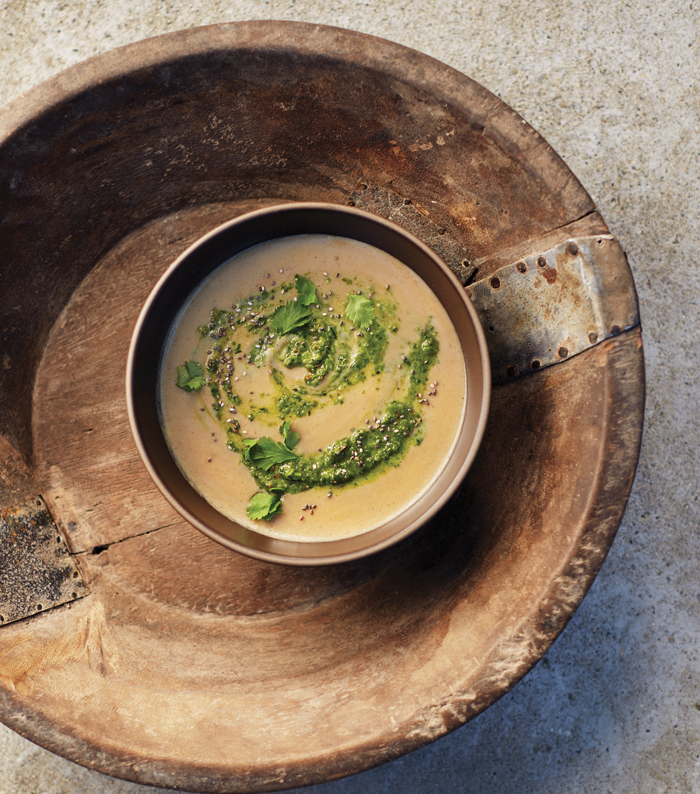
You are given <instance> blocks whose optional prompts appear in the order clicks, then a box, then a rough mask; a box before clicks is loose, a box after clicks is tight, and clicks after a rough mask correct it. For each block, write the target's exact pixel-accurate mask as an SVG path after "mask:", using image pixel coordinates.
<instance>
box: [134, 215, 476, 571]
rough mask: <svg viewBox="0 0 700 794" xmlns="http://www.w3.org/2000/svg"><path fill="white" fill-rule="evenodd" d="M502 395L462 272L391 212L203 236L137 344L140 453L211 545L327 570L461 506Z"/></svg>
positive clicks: (236, 224) (222, 229)
mask: <svg viewBox="0 0 700 794" xmlns="http://www.w3.org/2000/svg"><path fill="white" fill-rule="evenodd" d="M489 397H490V372H489V364H488V352H487V348H486V342H485V339H484V334H483V331H482V328H481V325H480V323H479V320H478V317H477V316H476V313H475V311H474V309H473V307H472V305H471V302H470V301H469V299H468V297H467V296H466V293H465V291H464V288H463V287H462V285H461V284H460V283H459V281H458V280H457V279H456V277H455V276H454V274H453V273H452V272H451V271H450V269H449V268H448V267H447V266H446V265H445V264H444V263H443V262H442V261H441V260H440V259H439V258H438V257H437V256H436V255H435V254H434V253H433V252H432V251H431V250H430V249H429V248H428V247H427V246H426V245H424V244H423V243H422V242H421V241H420V240H418V239H417V238H416V237H414V236H413V235H411V234H410V233H408V232H407V231H405V230H404V229H402V228H401V227H399V226H397V225H396V224H394V223H391V222H390V221H387V220H385V219H383V218H379V217H377V216H374V215H371V214H369V213H366V212H363V211H361V210H357V209H355V208H352V207H342V206H338V205H332V204H310V203H299V204H285V205H281V206H275V207H270V208H266V209H262V210H258V211H255V212H252V213H248V214H246V215H243V216H240V217H238V218H235V219H234V220H232V221H230V222H228V223H225V224H223V225H222V226H219V227H218V228H216V229H214V230H212V231H211V232H210V233H208V234H207V235H205V236H204V237H203V238H201V239H200V240H198V241H197V242H196V243H195V244H194V245H192V246H191V247H190V248H189V249H188V250H187V251H185V252H184V253H183V254H182V255H181V256H180V257H179V258H178V259H177V260H176V261H175V262H174V263H173V264H172V265H171V266H170V267H169V269H168V270H167V271H166V272H165V274H164V275H163V276H162V278H161V279H160V280H159V282H158V283H157V285H156V286H155V288H154V289H153V291H152V292H151V294H150V296H149V298H148V300H147V302H146V304H145V305H144V307H143V310H142V312H141V314H140V317H139V320H138V322H137V324H136V328H135V330H134V334H133V337H132V342H131V347H130V351H129V359H128V365H127V405H128V411H129V419H130V422H131V427H132V431H133V434H134V438H135V441H136V445H137V447H138V450H139V453H140V455H141V457H142V459H143V461H144V463H145V465H146V467H147V469H148V471H149V473H150V475H151V477H152V478H153V480H154V482H155V484H156V485H157V486H158V488H159V489H160V490H161V492H162V493H163V495H164V496H165V498H166V499H168V501H169V502H170V503H171V504H172V505H173V507H175V509H176V510H177V511H178V512H179V513H180V514H181V515H182V516H183V517H184V518H185V519H187V521H189V522H190V523H191V524H192V525H193V526H195V527H196V528H197V529H199V530H201V531H202V532H204V533H205V534H206V535H208V536H209V537H210V538H212V539H213V540H216V541H218V542H219V543H222V544H223V545H225V546H228V547H229V548H231V549H233V550H235V551H238V552H241V553H244V554H248V555H250V556H253V557H256V558H259V559H263V560H268V561H271V562H280V563H289V564H299V565H319V564H328V563H336V562H341V561H345V560H350V559H354V558H357V557H361V556H364V555H367V554H370V553H373V552H376V551H378V550H380V549H383V548H385V547H387V546H389V545H391V544H393V543H396V542H398V541H399V540H401V539H403V538H406V537H407V536H408V535H410V534H411V533H412V532H414V531H416V530H417V529H418V528H419V527H421V526H422V525H424V524H425V523H426V522H427V521H428V520H429V519H430V518H432V517H433V516H434V515H435V514H436V513H437V512H438V511H439V510H440V509H441V508H443V507H444V506H445V505H446V504H447V502H448V501H449V499H450V497H451V496H452V494H453V493H454V492H455V490H456V489H457V488H458V487H459V484H460V483H461V481H462V479H463V478H464V476H465V474H466V472H467V470H468V468H469V466H470V464H471V462H472V460H473V459H474V456H475V454H476V451H477V449H478V446H479V443H480V441H481V438H482V436H483V432H484V428H485V424H486V419H487V414H488V406H489Z"/></svg>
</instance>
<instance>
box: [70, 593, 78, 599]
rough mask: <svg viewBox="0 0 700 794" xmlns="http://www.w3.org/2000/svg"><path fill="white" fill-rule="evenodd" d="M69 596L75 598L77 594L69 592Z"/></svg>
mask: <svg viewBox="0 0 700 794" xmlns="http://www.w3.org/2000/svg"><path fill="white" fill-rule="evenodd" d="M70 597H71V598H77V597H78V594H77V593H71V594H70Z"/></svg>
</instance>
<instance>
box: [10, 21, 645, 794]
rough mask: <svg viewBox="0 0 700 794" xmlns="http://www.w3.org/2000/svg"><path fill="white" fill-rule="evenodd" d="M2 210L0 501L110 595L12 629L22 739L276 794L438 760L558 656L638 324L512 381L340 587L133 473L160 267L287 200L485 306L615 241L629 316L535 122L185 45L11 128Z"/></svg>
mask: <svg viewBox="0 0 700 794" xmlns="http://www.w3.org/2000/svg"><path fill="white" fill-rule="evenodd" d="M0 195H1V196H2V197H3V198H2V205H1V207H0V241H1V243H2V246H1V250H2V252H3V257H2V260H1V261H0V268H2V289H1V290H0V325H1V327H2V348H1V350H0V354H1V355H0V360H1V361H2V366H0V502H1V504H2V507H3V511H5V509H6V508H7V509H8V510H9V509H10V508H12V507H13V506H14V505H18V504H20V503H22V502H28V501H30V500H33V499H35V498H36V497H37V495H39V494H41V495H42V496H43V497H44V499H45V501H46V503H47V504H48V506H49V509H50V511H51V514H52V516H53V518H54V519H55V522H56V527H57V530H58V532H57V533H56V536H58V535H62V536H64V537H65V539H66V543H67V545H68V547H69V549H70V550H71V552H72V554H73V559H74V561H75V562H76V564H77V565H78V567H79V569H80V572H81V574H82V577H83V579H84V580H85V583H86V584H87V586H88V588H89V591H90V592H89V595H87V596H86V597H84V598H78V599H77V600H73V601H72V602H71V603H68V604H65V605H63V606H59V607H56V608H54V609H50V610H45V611H42V612H41V613H39V614H36V615H34V616H32V617H29V618H27V619H24V620H18V621H17V622H14V623H8V624H6V625H0V719H2V720H3V722H5V723H6V724H7V725H9V726H10V727H12V728H14V729H15V730H17V731H18V732H20V733H21V734H23V735H24V736H27V737H28V738H31V739H32V740H33V741H35V742H37V743H39V744H41V745H43V746H44V747H47V748H49V749H50V750H52V751H53V752H56V753H59V754H61V755H64V756H65V757H67V758H70V759H71V760H73V761H76V762H78V763H81V764H84V765H85V766H89V767H92V768H95V769H99V770H100V771H102V772H105V773H107V774H111V775H115V776H117V777H123V778H127V779H129V780H134V781H138V782H140V783H147V784H151V785H155V786H171V787H176V788H180V789H185V790H190V791H210V792H224V791H225V792H233V791H266V790H267V791H269V790H274V789H281V788H285V787H287V788H288V787H292V786H301V785H307V784H312V783H319V782H321V781H326V780H329V779H332V778H336V777H340V776H342V775H347V774H351V773H353V772H357V771H359V770H362V769H367V768H368V767H370V766H373V765H376V764H380V763H382V762H384V761H387V760H389V759H392V758H396V757H397V756H400V755H401V754H403V753H407V752H409V751H410V750H413V749H415V748H418V747H421V746H422V745H425V744H426V743H427V742H430V741H432V740H434V739H436V738H437V737H439V736H442V735H444V734H445V733H446V732H448V731H451V730H453V729H455V728H456V727H458V726H460V725H463V724H464V723H465V722H466V721H467V720H469V719H471V718H472V717H474V716H475V715H476V714H478V713H479V712H480V711H482V710H483V709H485V708H486V707H487V706H488V705H489V704H490V703H493V702H494V701H495V700H496V699H497V698H499V697H500V696H501V695H503V694H504V693H505V692H506V691H507V690H508V689H509V688H510V687H512V686H513V685H514V684H515V683H516V682H517V681H518V680H519V679H520V678H521V677H522V676H523V675H525V673H526V672H527V671H528V670H529V669H530V668H531V667H532V665H533V664H535V662H536V661H537V660H538V659H539V658H540V656H541V655H542V654H543V653H544V652H545V651H546V650H547V648H548V647H549V646H550V645H551V643H552V642H553V641H554V640H555V638H556V637H557V636H558V634H559V632H561V631H562V629H563V628H564V626H565V625H566V623H567V621H568V620H569V618H570V617H571V615H572V614H573V613H574V611H575V610H576V608H577V606H578V605H579V604H580V602H581V600H582V599H583V597H584V595H585V593H586V591H587V589H588V588H589V586H590V585H591V583H592V581H593V579H594V577H595V575H596V573H597V571H598V569H599V567H600V565H601V563H602V561H603V559H604V558H605V555H606V553H607V550H608V548H609V547H610V544H611V543H612V541H613V538H614V536H615V532H616V530H617V527H618V525H619V522H620V520H621V518H622V514H623V512H624V509H625V504H626V500H627V497H628V494H629V490H630V487H631V484H632V480H633V477H634V472H635V467H636V463H637V456H638V452H639V443H640V439H641V430H642V416H643V403H644V366H643V355H642V340H641V329H640V327H639V323H638V320H637V321H635V320H634V319H633V317H632V319H631V320H630V322H629V323H627V324H625V323H622V324H618V323H614V324H611V325H609V326H608V327H607V329H606V333H605V335H603V336H602V337H601V338H600V339H597V337H596V341H595V343H591V345H590V346H589V347H588V348H587V349H585V350H583V351H581V352H580V353H577V354H576V355H573V353H572V354H571V355H569V356H568V357H567V358H563V357H562V356H560V357H559V359H557V363H556V365H553V366H547V367H544V366H543V367H542V368H540V369H538V370H534V368H531V369H530V370H522V371H521V375H520V376H517V377H510V376H508V377H510V379H506V380H504V381H503V382H500V381H499V383H498V384H497V385H495V386H494V388H493V391H492V398H491V408H490V415H489V422H488V425H487V428H486V433H485V436H484V440H483V443H482V445H481V447H480V450H479V453H478V454H477V456H476V458H475V460H474V463H473V465H472V467H471V469H470V470H469V473H468V474H467V476H466V478H465V480H464V483H463V487H462V488H461V489H460V490H459V493H458V494H457V495H456V497H455V498H454V499H453V500H451V501H450V503H449V504H448V505H447V506H446V508H445V509H443V510H441V511H439V512H438V513H437V514H436V515H435V516H433V518H432V519H431V520H430V521H429V522H428V523H427V524H426V525H425V527H424V528H423V530H422V531H420V532H417V533H414V534H413V535H411V536H410V537H408V538H406V539H405V540H403V541H402V542H400V543H397V544H395V545H394V546H392V547H391V548H388V549H385V550H383V551H380V552H378V553H376V554H372V555H370V556H367V557H364V558H362V559H358V560H354V561H352V562H347V563H342V564H336V565H324V566H315V567H314V566H311V567H303V566H288V565H275V564H272V563H268V562H265V561H262V560H257V559H253V558H251V557H249V556H245V555H241V554H236V553H232V552H231V550H230V549H227V548H225V547H223V546H221V545H220V544H219V543H215V542H214V541H212V540H210V539H209V538H207V537H206V536H205V535H203V534H202V533H201V532H198V531H197V530H196V529H194V528H193V527H192V526H191V525H190V524H189V523H188V522H187V521H185V520H184V519H183V518H182V517H181V516H180V515H179V514H178V513H177V512H176V511H175V510H173V509H172V508H171V506H170V505H169V504H168V503H167V502H166V500H165V499H163V497H162V495H161V494H160V492H159V491H158V489H157V488H156V486H155V485H154V484H153V482H152V480H151V479H150V477H149V476H148V474H147V472H146V470H145V469H144V467H143V464H142V462H141V459H140V457H139V454H138V450H137V448H136V445H135V444H134V441H133V437H132V433H131V430H130V427H129V421H128V416H127V410H126V400H125V390H124V372H125V366H126V360H127V353H128V349H129V342H130V339H131V335H132V332H133V329H134V325H135V323H136V321H137V318H138V315H139V312H140V310H141V307H142V306H143V304H144V302H145V301H146V299H147V297H148V295H149V293H150V292H151V290H152V289H153V286H154V285H155V284H156V283H157V282H158V280H159V278H160V277H161V276H162V274H163V272H164V271H165V270H166V269H167V267H168V266H169V265H170V263H171V262H173V260H174V259H176V258H177V256H179V255H180V254H181V253H182V252H183V251H185V250H186V249H187V248H188V247H189V246H190V245H191V244H192V243H193V242H194V241H196V240H197V239H199V238H200V237H201V236H202V235H203V234H205V233H206V232H207V231H208V230H210V229H212V228H214V227H216V226H217V225H218V224H220V223H223V222H224V221H228V220H230V219H231V218H233V217H235V216H236V215H240V214H243V213H244V212H248V211H251V210H254V209H259V208H261V207H264V206H267V205H272V204H280V203H283V202H306V201H319V202H328V203H333V204H338V205H350V204H355V206H357V207H358V208H362V209H365V210H368V211H370V212H373V213H375V214H378V215H382V216H384V217H387V218H390V219H391V220H393V221H394V222H395V223H397V224H398V225H400V226H402V227H404V228H406V229H408V230H409V231H412V232H413V233H414V234H415V235H416V236H417V237H419V238H420V239H421V240H422V241H423V242H424V243H425V244H426V245H428V246H429V247H430V248H432V249H433V250H434V251H435V252H436V253H438V254H439V255H440V257H441V258H442V259H443V260H444V261H445V262H447V264H448V265H449V266H450V268H451V269H452V270H453V271H454V272H455V273H456V274H457V275H458V277H460V278H461V279H462V280H463V281H464V282H465V283H466V282H468V281H469V280H470V279H474V278H475V279H476V280H477V281H479V282H480V283H481V284H482V286H484V285H488V284H489V283H490V282H491V281H492V280H493V279H494V278H497V275H496V274H497V273H498V272H499V271H500V270H501V269H502V268H503V267H510V266H511V264H513V263H516V264H518V263H525V264H527V263H528V262H529V263H530V264H531V265H532V260H531V257H533V256H534V257H535V262H534V265H533V266H532V267H530V265H528V268H529V269H528V270H527V273H528V274H529V275H531V276H532V277H533V278H534V275H535V273H536V272H537V268H538V267H539V265H537V259H539V258H540V256H542V257H544V253H543V252H546V251H548V250H557V251H558V250H559V249H558V248H557V246H564V248H565V249H566V248H568V247H569V241H571V240H574V239H578V240H579V242H580V241H581V239H582V238H586V239H588V240H593V241H594V243H595V244H596V245H599V248H600V250H601V251H604V250H608V249H609V250H610V255H609V256H607V258H606V260H605V262H604V263H603V266H602V267H601V270H600V272H601V274H602V277H603V286H604V287H605V288H604V289H602V290H601V293H600V294H601V295H602V296H603V297H604V299H605V300H608V299H612V298H613V297H616V296H617V298H619V297H620V296H622V297H624V298H625V299H626V300H627V301H628V303H630V304H634V285H633V283H632V280H631V275H630V272H629V268H628V266H627V263H626V260H625V257H624V255H623V254H622V251H621V249H620V248H619V246H618V247H615V246H614V245H613V243H614V241H612V240H611V239H610V233H609V230H608V228H607V226H606V224H605V222H604V220H603V219H602V217H601V216H600V214H599V213H598V211H597V210H596V207H595V205H594V203H593V201H592V200H591V198H590V196H589V195H588V194H587V193H586V191H585V190H584V189H583V187H582V186H581V185H580V184H579V182H578V181H577V179H576V178H575V176H574V175H573V174H572V173H571V171H570V170H569V169H568V168H567V166H566V165H565V164H564V163H563V162H562V160H561V159H560V158H559V157H558V156H557V154H556V153H555V152H554V151H553V150H552V149H551V147H549V146H548V145H547V143H546V142H545V141H544V140H543V139H542V138H541V137H540V136H539V135H538V134H537V132H535V130H533V129H532V128H531V127H530V126H529V125H528V124H527V123H525V122H524V121H523V119H522V118H520V117H519V116H518V114H517V113H515V112H514V111H513V110H511V109H510V108H509V107H507V106H506V105H505V104H504V103H503V102H502V101H501V100H499V99H498V98H497V97H495V96H494V95H493V94H491V93H489V92H488V91H486V90H485V89H484V88H482V87H481V86H479V85H477V84H476V83H475V82H474V81H472V80H470V79H469V78H468V77H465V76H464V75H461V74H459V73H457V72H456V71H454V70H453V69H450V68H448V67H447V66H444V65H442V64H440V63H438V62H437V61H434V60H432V59H431V58H428V57H426V56H424V55H421V54H419V53H417V52H414V51H412V50H409V49H406V48H404V47H401V46H398V45H395V44H391V43H389V42H386V41H382V40H379V39H376V38H374V37H371V36H364V35H362V34H359V33H352V32H348V31H342V30H337V29H334V28H327V27H319V26H316V25H306V24H294V23H286V22H251V23H245V24H237V23H235V24H233V23H232V24H229V25H220V26H215V27H210V28H204V29H198V30H197V29H196V30H187V31H181V32H178V33H174V34H172V35H167V36H163V37H159V38H156V39H150V40H148V41H144V42H141V43H138V44H134V45H130V46H128V47H124V48H122V49H119V50H116V51H115V52H110V53H107V54H106V55H102V56H99V57H97V58H94V59H92V60H89V61H86V62H85V63H82V64H80V65H78V66H76V67H74V68H72V69H69V70H68V71H66V72H64V73H62V74H60V75H57V76H56V77H55V78H52V79H51V80H49V81H47V82H46V83H44V84H42V85H40V86H38V87H36V88H35V89H33V90H32V91H29V92H27V93H26V94H23V95H22V96H20V97H18V98H17V99H16V100H15V101H13V102H12V103H10V104H9V105H7V106H6V107H4V108H2V109H1V110H0ZM598 240H600V241H601V242H600V244H598V243H597V242H596V241H598ZM557 256H559V258H560V260H561V263H562V268H563V267H564V266H565V265H566V263H567V261H573V260H568V259H567V256H568V254H564V253H562V254H561V255H559V254H557ZM543 261H545V265H546V262H547V261H549V260H545V259H543ZM552 261H553V260H552ZM576 261H578V260H576ZM513 266H514V267H515V264H513ZM533 267H534V270H535V272H534V273H533ZM474 268H477V269H478V272H476V274H475V272H474ZM555 270H557V271H558V272H561V271H559V270H558V268H552V267H549V266H547V267H545V266H543V267H542V268H541V272H542V273H544V274H546V275H547V277H548V279H549V281H547V282H546V285H548V286H549V285H550V282H552V286H557V285H558V286H559V287H563V286H565V285H564V284H563V281H562V279H560V278H557V279H556V280H555V278H554V277H555V276H556V273H555V272H554V271H555ZM516 272H519V271H516ZM523 275H524V276H525V274H523ZM538 278H539V276H538ZM500 283H502V286H501V288H500V289H501V290H502V292H499V293H498V294H496V293H495V292H494V293H493V297H494V299H495V300H496V301H498V300H501V301H502V300H504V298H502V297H501V296H502V295H504V294H505V287H506V281H505V279H503V280H502V282H500ZM533 283H534V282H533ZM537 283H539V284H540V285H541V287H542V289H544V287H545V282H543V281H539V282H537ZM469 288H470V289H471V288H472V287H471V286H470V287H469ZM492 288H493V290H495V289H496V284H495V282H494V284H492ZM540 294H542V295H544V294H545V293H544V292H541V293H540ZM565 294H566V293H565V291H563V292H562V295H564V296H565ZM475 299H476V297H475ZM501 305H502V306H503V305H504V304H503V303H501ZM531 305H532V304H531V303H527V302H524V303H523V304H522V306H521V308H522V310H523V311H524V310H525V309H527V308H528V307H530V306H531ZM553 314H555V312H553V311H552V312H549V314H547V312H545V311H544V309H543V311H542V314H541V318H540V319H541V320H542V322H543V324H546V322H548V318H549V315H553ZM517 317H520V314H518V315H517ZM517 317H516V318H511V319H517ZM537 317H538V315H537V314H536V315H535V319H537ZM601 317H604V315H601ZM491 325H492V326H493V327H494V329H495V330H494V331H493V332H492V331H490V330H489V326H488V325H487V330H486V335H487V342H488V343H489V344H490V350H491V351H493V350H494V347H493V343H492V341H491V340H492V339H493V338H494V335H495V333H496V331H497V330H498V328H497V327H496V326H495V325H493V324H491ZM514 327H517V324H516V325H515V326H514ZM591 333H592V332H591ZM591 338H592V337H591ZM555 351H556V348H555ZM492 371H493V374H494V377H495V376H496V375H497V374H499V373H498V372H497V370H496V368H493V370H492ZM7 514H8V513H6V512H3V513H2V514H1V515H7ZM56 536H54V541H55V537H56ZM3 575H5V576H7V575H8V574H7V572H6V571H4V570H3ZM10 584H12V583H10ZM14 584H17V585H19V582H15V583H14ZM13 587H14V585H13ZM69 595H70V591H69ZM44 606H45V605H44Z"/></svg>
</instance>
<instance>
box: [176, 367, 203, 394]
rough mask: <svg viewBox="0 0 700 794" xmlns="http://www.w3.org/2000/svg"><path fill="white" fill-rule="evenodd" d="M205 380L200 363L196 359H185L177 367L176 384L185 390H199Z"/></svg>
mask: <svg viewBox="0 0 700 794" xmlns="http://www.w3.org/2000/svg"><path fill="white" fill-rule="evenodd" d="M205 383H206V381H205V380H204V370H203V369H202V365H201V364H198V363H197V362H196V361H185V363H184V364H183V365H182V366H181V367H178V368H177V381H176V382H175V385H176V386H179V387H180V388H181V389H184V390H185V391H199V390H200V389H201V388H202V386H204V384H205Z"/></svg>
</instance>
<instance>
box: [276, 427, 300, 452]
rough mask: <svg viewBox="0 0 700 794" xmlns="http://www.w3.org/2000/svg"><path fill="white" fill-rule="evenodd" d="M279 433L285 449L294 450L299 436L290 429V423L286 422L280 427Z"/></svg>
mask: <svg viewBox="0 0 700 794" xmlns="http://www.w3.org/2000/svg"><path fill="white" fill-rule="evenodd" d="M280 433H281V434H282V437H283V438H284V444H285V446H286V447H287V449H294V447H296V445H297V444H298V443H299V439H300V438H301V436H300V435H299V433H296V432H295V431H294V430H292V428H291V422H290V421H289V420H287V421H286V422H285V423H284V424H283V425H280Z"/></svg>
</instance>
